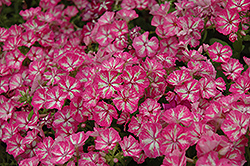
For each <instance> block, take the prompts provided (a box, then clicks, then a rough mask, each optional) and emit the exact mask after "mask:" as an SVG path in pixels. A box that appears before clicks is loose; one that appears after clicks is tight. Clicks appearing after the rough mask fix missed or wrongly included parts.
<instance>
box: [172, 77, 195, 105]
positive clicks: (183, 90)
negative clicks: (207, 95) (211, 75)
mask: <svg viewBox="0 0 250 166" xmlns="http://www.w3.org/2000/svg"><path fill="white" fill-rule="evenodd" d="M174 91H175V92H176V93H177V94H178V95H179V96H180V97H181V99H182V100H185V99H187V100H189V101H191V102H195V101H197V100H198V99H199V96H200V83H199V82H198V81H197V80H195V79H193V80H191V81H187V82H185V83H184V84H183V85H179V86H176V87H175V89H174Z"/></svg>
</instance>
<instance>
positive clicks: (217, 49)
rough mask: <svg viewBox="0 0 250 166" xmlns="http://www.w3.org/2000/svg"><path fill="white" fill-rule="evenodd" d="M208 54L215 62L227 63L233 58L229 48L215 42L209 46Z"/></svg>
mask: <svg viewBox="0 0 250 166" xmlns="http://www.w3.org/2000/svg"><path fill="white" fill-rule="evenodd" d="M207 49H208V53H209V56H210V58H211V59H212V60H213V61H215V62H222V63H226V62H227V61H228V60H229V58H230V57H231V56H232V50H231V48H230V47H229V46H227V45H226V46H223V45H222V44H220V43H218V42H215V43H214V44H213V45H211V46H209V47H208V48H207Z"/></svg>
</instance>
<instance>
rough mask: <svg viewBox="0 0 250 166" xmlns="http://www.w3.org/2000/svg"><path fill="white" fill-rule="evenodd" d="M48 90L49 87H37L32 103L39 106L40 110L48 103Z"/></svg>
mask: <svg viewBox="0 0 250 166" xmlns="http://www.w3.org/2000/svg"><path fill="white" fill-rule="evenodd" d="M47 91H48V89H47V88H44V89H41V88H40V89H37V90H36V92H35V93H34V96H33V98H32V101H31V105H32V106H33V107H34V108H37V109H38V110H39V109H41V108H43V107H44V104H45V103H46V96H47V95H46V92H47Z"/></svg>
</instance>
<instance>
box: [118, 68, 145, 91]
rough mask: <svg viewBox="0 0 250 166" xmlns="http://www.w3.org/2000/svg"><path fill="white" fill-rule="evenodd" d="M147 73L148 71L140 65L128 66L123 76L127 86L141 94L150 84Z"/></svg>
mask: <svg viewBox="0 0 250 166" xmlns="http://www.w3.org/2000/svg"><path fill="white" fill-rule="evenodd" d="M146 75H147V74H146V72H145V71H144V70H143V69H142V68H141V67H140V66H133V67H130V66H128V67H126V69H125V70H124V72H123V74H122V76H121V77H122V79H123V80H124V86H125V87H127V88H130V89H132V90H133V91H136V92H137V93H139V94H141V93H143V92H144V90H145V88H147V87H148V85H149V81H148V78H147V77H146Z"/></svg>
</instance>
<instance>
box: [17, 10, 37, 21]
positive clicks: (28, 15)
mask: <svg viewBox="0 0 250 166" xmlns="http://www.w3.org/2000/svg"><path fill="white" fill-rule="evenodd" d="M40 11H41V8H40V7H36V8H33V7H31V8H29V9H26V10H21V11H20V12H19V14H20V16H22V17H23V19H24V20H29V19H31V18H33V17H35V16H36V14H37V13H38V12H40Z"/></svg>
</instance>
